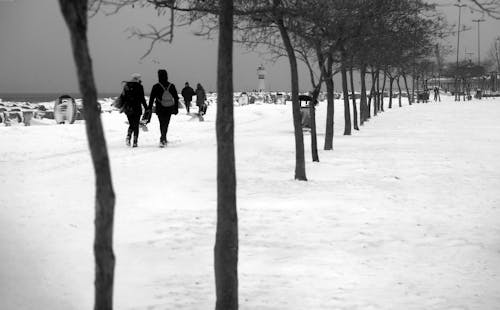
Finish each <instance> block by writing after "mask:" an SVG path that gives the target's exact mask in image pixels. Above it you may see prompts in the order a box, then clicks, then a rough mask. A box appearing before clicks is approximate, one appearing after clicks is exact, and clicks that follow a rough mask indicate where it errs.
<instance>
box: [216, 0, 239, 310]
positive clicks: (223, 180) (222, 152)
mask: <svg viewBox="0 0 500 310" xmlns="http://www.w3.org/2000/svg"><path fill="white" fill-rule="evenodd" d="M219 6H220V8H221V12H220V15H219V47H218V61H217V119H216V135H217V232H216V237H215V247H214V269H215V287H216V296H217V301H216V305H215V309H216V310H235V309H238V215H237V211H236V168H235V157H234V112H233V0H219Z"/></svg>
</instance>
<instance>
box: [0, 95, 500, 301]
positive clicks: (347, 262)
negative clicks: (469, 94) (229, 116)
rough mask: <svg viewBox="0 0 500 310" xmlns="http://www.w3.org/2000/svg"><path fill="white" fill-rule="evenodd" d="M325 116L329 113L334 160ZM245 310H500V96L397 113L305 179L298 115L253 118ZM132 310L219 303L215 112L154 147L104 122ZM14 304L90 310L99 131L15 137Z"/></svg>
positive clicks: (11, 146) (10, 275)
mask: <svg viewBox="0 0 500 310" xmlns="http://www.w3.org/2000/svg"><path fill="white" fill-rule="evenodd" d="M324 110H325V107H324V105H320V107H319V111H318V126H319V127H320V128H319V131H320V132H319V134H320V135H319V142H320V148H321V146H322V143H323V137H324V112H325V111H324ZM235 114H236V115H235V119H236V152H237V154H236V160H237V176H238V208H239V220H240V222H239V226H240V235H239V236H240V260H239V275H240V277H239V280H240V308H241V309H259V310H260V309H395V310H396V309H487V310H489V309H491V310H493V309H498V305H500V286H499V285H498V284H499V282H500V279H499V275H500V161H499V160H498V158H499V157H500V123H499V122H498V119H499V118H500V100H498V99H497V100H483V101H480V102H479V101H472V102H466V103H463V102H461V103H454V102H451V101H450V100H449V98H447V101H446V102H443V103H440V104H434V103H429V104H419V105H413V106H404V107H403V108H393V109H392V110H390V111H388V112H386V113H383V114H382V115H379V116H377V117H375V118H372V120H370V121H369V122H368V123H367V124H366V125H365V126H363V127H362V130H361V131H360V132H356V133H354V134H353V136H349V137H346V136H341V135H340V134H341V133H342V131H343V130H342V127H343V121H342V119H341V117H342V115H343V111H342V106H341V103H340V101H336V127H335V132H336V136H335V140H334V151H330V152H325V151H320V154H319V155H320V160H321V162H320V163H311V162H310V152H309V135H308V134H306V136H305V141H306V146H307V147H306V158H307V176H308V178H309V181H308V182H297V181H294V180H293V169H294V153H293V151H294V147H293V129H292V127H291V111H290V107H288V106H274V105H261V106H246V107H239V108H236V109H235ZM103 118H104V123H105V128H106V135H107V140H108V145H109V150H110V156H111V160H112V169H113V178H114V186H115V191H116V194H117V205H116V223H115V231H116V234H115V246H116V255H117V269H116V285H115V303H116V308H117V309H207V308H212V307H213V306H214V301H215V297H214V295H215V293H214V279H213V268H212V265H213V258H212V253H213V244H214V234H215V220H216V219H215V214H216V212H215V208H216V195H215V189H216V187H215V186H216V185H215V148H216V144H215V134H214V118H215V115H214V111H213V109H212V110H209V114H208V115H207V121H206V122H204V123H199V122H196V121H190V119H189V117H188V116H184V115H182V116H181V115H179V116H177V117H175V118H174V120H173V123H172V124H171V128H170V129H169V132H171V134H169V140H171V141H172V143H171V145H169V146H168V147H167V148H166V149H159V148H158V147H157V142H158V141H157V140H158V138H159V137H158V134H157V133H158V128H157V124H156V120H154V121H153V123H152V124H151V126H150V127H151V128H150V132H147V133H141V138H140V141H139V148H138V149H133V150H132V149H128V148H126V147H125V146H124V141H123V140H124V137H123V133H124V132H125V125H124V124H123V119H124V117H123V115H119V114H117V113H111V114H105V115H103ZM0 145H2V148H1V149H0V188H1V189H2V191H1V192H2V195H1V196H0V225H1V226H2V231H3V233H2V234H0V255H1V256H0V257H1V258H2V260H1V262H0V279H2V280H0V281H1V285H0V308H1V309H51V310H57V309H89V308H91V306H92V292H93V287H92V281H93V257H92V252H91V251H92V234H93V226H92V224H93V223H92V221H93V175H92V167H91V164H90V159H89V155H88V151H87V145H86V137H85V134H84V127H83V125H82V124H77V125H73V126H37V127H9V128H4V127H0Z"/></svg>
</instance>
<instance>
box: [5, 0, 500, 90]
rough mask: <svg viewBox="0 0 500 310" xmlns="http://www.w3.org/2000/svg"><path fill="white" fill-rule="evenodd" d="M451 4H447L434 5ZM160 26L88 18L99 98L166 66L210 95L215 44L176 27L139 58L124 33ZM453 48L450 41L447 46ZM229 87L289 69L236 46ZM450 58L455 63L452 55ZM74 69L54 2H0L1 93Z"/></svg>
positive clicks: (492, 27) (466, 37) (148, 13)
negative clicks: (169, 38) (134, 76)
mask: <svg viewBox="0 0 500 310" xmlns="http://www.w3.org/2000/svg"><path fill="white" fill-rule="evenodd" d="M436 2H438V3H442V4H453V3H455V1H453V0H446V1H445V0H443V1H436ZM442 10H443V11H444V12H445V14H446V15H447V17H448V19H449V22H450V23H456V22H457V20H458V14H457V10H458V9H457V8H456V7H454V6H452V5H451V6H448V7H443V8H442ZM462 12H463V15H462V16H463V21H464V23H465V24H466V25H469V26H471V27H472V28H473V29H472V30H470V31H468V32H466V33H463V34H462V39H461V41H462V48H461V49H460V50H461V58H463V57H464V51H465V49H467V51H468V52H474V53H475V54H474V55H473V60H474V61H475V60H476V59H477V30H476V28H475V25H476V24H475V23H474V24H473V23H472V22H471V20H472V19H474V18H478V17H480V14H478V13H471V11H470V10H468V9H463V11H462ZM486 19H487V22H485V23H482V24H481V41H482V44H481V54H482V59H485V58H486V55H487V50H488V48H489V46H490V45H491V44H492V41H493V38H494V37H495V36H497V35H500V33H499V29H500V27H499V26H500V21H497V20H492V19H491V18H488V17H486ZM149 23H150V24H155V25H162V17H157V16H156V14H155V12H154V11H153V9H152V8H135V9H127V10H123V11H121V12H120V13H119V14H117V15H113V16H103V15H102V14H100V15H98V16H96V17H94V18H92V19H91V20H90V28H89V39H90V48H91V54H92V59H93V63H94V73H95V76H96V80H97V86H98V89H99V91H101V92H119V91H120V87H121V86H120V81H122V80H124V79H128V78H129V77H130V74H131V73H134V72H138V73H141V74H142V75H143V80H144V84H145V88H146V92H149V89H150V87H151V86H152V85H153V83H154V82H155V81H156V71H157V69H159V68H166V69H167V70H168V72H169V77H170V80H172V81H173V82H174V83H175V84H176V85H177V86H178V88H179V87H181V86H182V85H183V84H184V82H185V81H189V82H190V83H191V84H195V83H197V82H201V83H202V84H203V85H204V86H205V87H206V88H207V89H209V90H214V89H215V86H216V85H215V76H216V53H217V41H216V40H212V41H210V40H206V39H204V38H200V37H196V36H194V35H193V34H192V33H193V31H194V30H195V29H178V30H176V34H175V37H174V42H173V44H166V43H164V44H160V45H157V46H156V48H155V50H154V51H153V53H152V54H151V55H150V56H148V57H147V58H146V59H144V60H142V61H141V60H140V57H141V56H142V55H143V53H144V52H145V51H146V49H147V46H148V44H149V42H147V41H146V40H137V39H128V33H127V32H126V31H125V29H126V28H127V27H130V26H137V27H142V28H144V27H145V26H146V25H147V24H149ZM448 41H449V42H450V43H451V44H453V46H455V43H456V37H451V38H450V39H449V40H448ZM234 57H235V58H234V62H235V68H234V72H235V78H234V82H235V89H237V90H251V89H254V88H257V74H256V68H257V66H258V65H259V64H260V63H261V62H262V63H264V65H265V66H266V69H267V72H268V79H267V83H268V87H270V88H271V89H273V90H288V89H289V88H290V87H289V84H290V82H289V68H288V62H287V60H286V59H282V60H280V61H278V62H277V63H275V64H272V63H268V62H267V63H266V60H265V59H263V58H261V57H259V55H258V54H256V53H248V52H246V51H245V50H243V49H242V48H240V47H238V46H235V55H234ZM451 59H454V57H451ZM309 84H310V83H309V78H308V76H307V74H305V71H303V72H302V74H301V89H303V90H308V89H309V88H310V86H309ZM77 89H78V86H77V82H76V77H75V68H74V64H73V60H72V55H71V49H70V44H69V34H68V30H67V28H66V25H65V24H64V21H63V19H62V16H61V13H60V11H59V6H58V1H57V0H0V93H3V92H26V93H30V92H32V93H33V92H56V93H59V92H61V93H63V92H76V91H77Z"/></svg>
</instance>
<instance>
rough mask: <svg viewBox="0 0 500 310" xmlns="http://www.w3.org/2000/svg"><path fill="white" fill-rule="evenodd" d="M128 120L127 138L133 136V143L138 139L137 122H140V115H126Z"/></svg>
mask: <svg viewBox="0 0 500 310" xmlns="http://www.w3.org/2000/svg"><path fill="white" fill-rule="evenodd" d="M127 118H128V124H129V126H128V134H127V137H131V136H132V133H133V134H134V141H137V138H139V122H140V121H141V114H127Z"/></svg>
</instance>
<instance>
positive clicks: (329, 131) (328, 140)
mask: <svg viewBox="0 0 500 310" xmlns="http://www.w3.org/2000/svg"><path fill="white" fill-rule="evenodd" d="M332 67H333V56H332V55H331V53H329V55H328V59H327V72H326V75H325V76H326V80H325V84H326V96H327V101H328V105H327V107H326V132H325V147H324V149H325V150H333V133H334V131H333V130H334V129H333V128H334V127H333V125H334V115H335V110H334V100H335V97H334V85H333V76H332V73H333V72H332Z"/></svg>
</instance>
